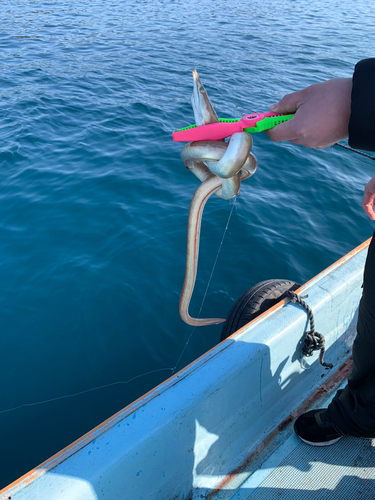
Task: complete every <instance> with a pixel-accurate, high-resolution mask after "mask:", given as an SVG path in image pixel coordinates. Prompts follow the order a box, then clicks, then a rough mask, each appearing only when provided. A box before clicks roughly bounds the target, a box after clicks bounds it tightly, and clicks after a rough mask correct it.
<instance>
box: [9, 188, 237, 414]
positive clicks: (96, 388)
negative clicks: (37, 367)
mask: <svg viewBox="0 0 375 500" xmlns="http://www.w3.org/2000/svg"><path fill="white" fill-rule="evenodd" d="M236 200H237V198H235V199H234V202H233V204H232V209H231V211H230V213H229V216H228V220H227V223H226V226H225V229H224V233H223V236H222V238H221V242H220V245H219V249H218V251H217V254H216V258H215V262H214V265H213V267H212V271H211V275H210V277H209V280H208V283H207V286H206V290H205V292H204V296H203V300H202V303H201V306H200V309H199V313H198V318H199V317H200V314H201V311H202V308H203V304H204V301H205V299H206V296H207V292H208V289H209V286H210V283H211V280H212V276H213V274H214V271H215V267H216V263H217V260H218V258H219V254H220V251H221V247H222V246H223V242H224V238H225V235H226V232H227V230H228V227H229V222H230V219H231V217H232V213H233V210H234V207H235V205H236ZM196 328H197V327H196V326H195V327H194V328H193V329H192V331H191V333H190V336H189V338H188V340H187V342H186V343H185V345H184V347H183V349H182V352H181V354H180V357H179V358H178V360H177V363H176V365H175V366H174V367H173V368H158V369H156V370H151V371H149V372H146V373H141V374H140V375H136V376H135V377H132V378H130V379H129V380H120V381H118V382H111V383H109V384H104V385H100V386H98V387H93V388H92V389H85V390H84V391H79V392H75V393H73V394H65V395H64V396H57V397H56V398H51V399H45V400H42V401H36V402H34V403H24V404H22V405H19V406H14V407H13V408H7V409H6V410H0V415H1V414H3V413H9V412H11V411H15V410H19V409H21V408H27V407H29V406H38V405H43V404H46V403H51V402H52V401H58V400H60V399H67V398H74V397H76V396H80V395H81V394H87V393H88V392H94V391H98V390H100V389H105V388H106V387H112V386H115V385H121V384H129V383H130V382H133V380H136V379H138V378H141V377H145V376H146V375H151V374H152V373H157V372H163V371H170V372H172V375H173V374H174V373H175V371H176V369H177V366H178V364H179V362H180V361H181V358H182V356H183V354H184V352H185V350H186V348H187V346H188V344H189V342H190V339H191V337H192V336H193V333H194V332H195V329H196Z"/></svg>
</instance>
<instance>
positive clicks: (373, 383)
mask: <svg viewBox="0 0 375 500" xmlns="http://www.w3.org/2000/svg"><path fill="white" fill-rule="evenodd" d="M374 234H375V233H374ZM328 414H329V417H330V419H331V420H332V422H333V423H334V424H335V425H336V426H337V427H338V428H339V429H340V430H341V431H342V432H343V433H345V434H349V435H351V436H360V437H368V438H370V437H375V238H373V240H372V241H371V244H370V247H369V251H368V255H367V260H366V265H365V272H364V280H363V294H362V298H361V302H360V304H359V313H358V323H357V336H356V338H355V340H354V343H353V370H352V373H351V374H350V376H349V378H348V385H347V386H346V387H345V389H343V390H342V391H338V393H337V394H336V396H335V398H334V399H333V401H332V403H331V404H330V405H329V407H328Z"/></svg>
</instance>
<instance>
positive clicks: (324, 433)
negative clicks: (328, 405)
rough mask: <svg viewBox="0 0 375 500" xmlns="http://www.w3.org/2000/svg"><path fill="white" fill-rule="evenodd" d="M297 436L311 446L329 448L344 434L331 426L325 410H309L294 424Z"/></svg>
mask: <svg viewBox="0 0 375 500" xmlns="http://www.w3.org/2000/svg"><path fill="white" fill-rule="evenodd" d="M294 430H295V432H296V434H297V436H298V437H299V438H300V439H301V440H302V441H303V442H305V443H307V444H311V445H312V446H329V445H331V444H335V443H337V441H339V440H340V439H341V438H342V437H343V436H344V434H343V433H342V432H341V431H340V429H338V428H337V427H335V426H334V425H333V423H332V422H331V420H330V418H329V416H328V411H327V410H311V411H308V412H307V413H304V414H303V415H300V416H299V417H298V418H297V420H296V421H295V422H294Z"/></svg>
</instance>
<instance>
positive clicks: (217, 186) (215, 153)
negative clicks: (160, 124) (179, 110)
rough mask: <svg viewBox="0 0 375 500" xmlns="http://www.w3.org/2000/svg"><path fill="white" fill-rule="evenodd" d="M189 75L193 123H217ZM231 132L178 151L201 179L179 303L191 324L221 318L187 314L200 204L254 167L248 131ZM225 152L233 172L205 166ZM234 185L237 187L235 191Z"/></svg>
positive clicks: (212, 322)
mask: <svg viewBox="0 0 375 500" xmlns="http://www.w3.org/2000/svg"><path fill="white" fill-rule="evenodd" d="M193 79H194V87H193V95H192V98H191V104H192V106H193V111H194V117H195V122H196V125H197V126H202V125H209V124H210V123H217V122H218V121H219V119H218V117H217V115H216V112H215V110H214V107H213V106H212V104H211V101H210V99H209V97H208V95H207V92H206V89H205V88H204V86H203V85H202V82H201V81H200V79H199V76H198V73H197V71H196V70H194V71H193ZM234 135H235V136H237V137H236V139H235V140H234V141H233V138H232V139H231V141H230V143H229V144H227V143H225V142H224V141H199V142H191V143H189V144H186V145H185V146H184V148H183V150H182V152H181V157H182V159H183V161H184V163H185V165H186V167H187V168H189V169H190V170H191V171H192V172H193V173H194V174H195V175H196V176H197V177H198V179H199V180H200V181H202V184H201V185H200V186H199V187H198V189H197V190H196V192H195V194H194V196H193V199H192V200H191V203H190V210H189V218H188V231H187V248H186V269H185V280H184V284H183V287H182V290H181V295H180V303H179V312H180V316H181V319H182V320H183V321H184V322H185V323H187V324H188V325H191V326H206V325H217V324H219V323H223V322H225V319H222V318H199V317H198V318H192V317H191V316H190V314H189V305H190V301H191V297H192V295H193V291H194V286H195V281H196V277H197V269H198V256H199V240H200V230H201V222H202V215H203V209H204V206H205V204H206V202H207V200H208V199H209V197H210V196H211V195H212V194H215V193H216V194H218V196H220V197H222V198H224V199H230V198H232V197H233V196H237V194H238V192H239V188H240V184H241V180H244V179H247V178H248V177H250V176H251V175H252V174H253V173H254V171H255V169H256V160H255V158H254V157H253V156H252V155H251V154H250V149H251V144H252V141H251V138H250V135H249V134H247V133H246V132H240V133H237V134H234ZM233 137H234V136H233ZM244 148H245V149H246V152H245V154H240V153H243V150H244ZM227 152H229V158H228V159H229V163H230V164H233V167H234V172H232V174H231V176H228V177H230V178H224V177H226V176H225V175H224V176H223V178H221V177H219V176H218V175H215V174H214V173H213V172H212V171H211V170H210V169H209V168H208V164H209V163H210V164H211V163H213V161H216V162H219V160H221V159H222V158H224V156H225V155H226V153H227ZM252 158H253V159H254V160H252ZM207 160H208V161H207ZM239 162H240V164H239ZM244 162H245V163H244ZM224 163H225V165H226V169H225V170H226V172H230V171H231V165H229V167H228V165H227V163H228V162H225V161H224ZM245 164H246V166H250V167H251V168H250V170H248V169H247V168H244V165H245ZM224 184H225V185H226V186H228V184H229V187H230V189H229V191H230V196H229V198H227V197H226V196H222V195H220V192H224ZM237 184H238V186H237ZM236 186H237V187H238V190H237V191H236Z"/></svg>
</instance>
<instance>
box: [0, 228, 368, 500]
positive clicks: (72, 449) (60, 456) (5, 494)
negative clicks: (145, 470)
mask: <svg viewBox="0 0 375 500" xmlns="http://www.w3.org/2000/svg"><path fill="white" fill-rule="evenodd" d="M371 239H372V238H369V239H367V240H366V241H364V242H363V243H361V244H360V245H359V246H357V247H356V248H354V249H353V250H351V251H350V252H349V253H347V254H346V255H344V256H343V257H341V258H340V259H339V260H337V261H336V262H334V263H333V264H332V265H331V266H329V267H327V268H326V269H325V270H323V271H322V272H320V273H319V274H317V275H316V276H314V277H313V278H312V279H311V280H309V281H307V282H306V283H305V284H304V285H302V286H301V287H300V288H298V289H297V290H296V291H295V293H303V292H306V291H307V290H308V289H309V288H310V287H311V286H312V285H313V284H316V283H318V282H319V281H320V280H321V279H323V278H324V277H325V276H327V275H329V274H330V273H332V272H333V271H334V270H336V269H337V268H339V267H341V266H342V265H343V264H345V263H346V262H348V261H349V260H351V259H352V258H353V257H355V256H356V255H357V254H359V253H360V252H362V251H363V250H365V249H366V248H367V247H368V246H369V244H370V242H371ZM289 300H290V299H287V298H286V299H283V300H281V301H279V302H278V303H277V304H275V305H274V306H272V307H271V308H270V309H268V310H267V311H265V312H264V313H262V314H261V315H260V316H258V317H257V318H255V319H254V320H252V321H250V322H249V323H247V324H246V325H245V326H243V327H242V328H241V329H239V330H238V331H236V332H234V333H233V334H232V335H230V336H229V337H228V338H226V339H225V340H223V341H222V342H220V343H219V344H217V345H215V346H214V347H212V348H211V349H210V350H209V351H207V352H206V353H204V354H202V356H200V357H199V358H197V359H195V360H194V361H192V362H191V363H189V364H188V365H187V366H185V367H184V368H182V369H181V370H180V371H179V372H177V373H176V374H174V375H172V376H171V377H169V378H168V379H166V380H165V381H163V382H161V383H160V384H159V385H157V386H156V387H154V388H153V389H151V390H150V391H148V392H147V393H146V394H144V395H143V396H141V397H140V398H138V399H136V400H135V401H133V402H132V403H130V404H129V405H127V406H125V408H123V409H122V410H119V411H118V412H116V413H115V414H114V415H112V416H110V417H108V418H107V419H106V420H104V421H103V422H102V423H100V424H99V425H97V426H96V427H94V428H93V429H92V430H91V431H88V432H87V433H85V434H84V435H83V436H81V437H80V438H78V439H77V440H75V441H73V443H71V444H69V445H68V446H66V447H65V448H63V449H62V450H61V451H59V452H57V453H56V454H54V455H53V456H52V457H50V458H49V459H47V460H45V461H44V462H42V463H41V464H40V465H38V466H37V467H35V468H33V469H32V470H31V471H29V472H27V473H26V474H24V475H23V476H21V477H20V478H18V479H16V480H15V481H13V482H12V483H10V484H9V485H8V486H6V487H5V488H4V489H2V490H0V500H5V499H7V498H10V497H11V496H12V495H15V494H16V493H17V492H18V491H20V490H21V489H23V488H25V487H27V486H29V485H30V484H32V483H33V482H34V481H36V480H37V479H39V478H40V477H42V476H43V475H44V474H45V473H46V472H48V471H50V470H51V469H53V468H55V467H56V466H58V465H59V464H61V463H62V462H64V461H65V460H67V459H68V458H70V457H71V456H73V455H74V454H75V453H77V452H78V451H80V450H81V449H82V448H84V447H85V446H86V445H88V444H89V443H91V442H93V441H94V440H95V439H97V438H98V437H99V436H101V435H102V434H104V433H105V432H106V431H107V430H109V429H110V428H112V427H113V426H115V425H116V424H118V423H119V422H120V421H122V420H123V419H124V418H126V417H128V416H129V415H131V414H132V413H134V412H136V411H137V410H138V409H139V408H141V407H142V406H144V405H145V404H146V403H147V402H148V401H150V400H152V399H154V398H156V397H157V396H159V395H160V394H162V393H163V392H165V391H166V390H167V389H169V388H170V387H173V386H174V385H176V384H177V383H178V382H180V381H181V380H183V379H184V378H185V377H187V376H188V375H189V374H190V373H192V372H194V371H195V370H196V369H198V368H199V367H200V366H201V365H203V364H205V363H206V362H208V361H209V360H211V359H212V358H213V357H215V356H216V355H218V354H220V353H221V352H223V350H225V349H227V348H228V347H229V346H230V345H232V344H233V343H234V342H235V338H236V337H238V336H241V334H243V333H244V331H245V330H247V329H248V328H249V325H252V326H253V325H256V324H257V323H260V322H261V321H264V320H265V319H266V318H268V317H269V316H270V315H272V314H274V313H275V312H276V311H278V310H279V309H281V308H282V307H283V306H284V305H285V304H286V303H288V302H289Z"/></svg>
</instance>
